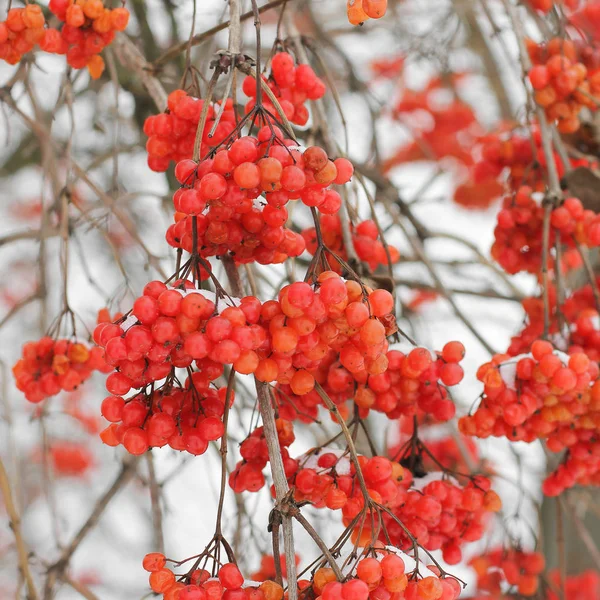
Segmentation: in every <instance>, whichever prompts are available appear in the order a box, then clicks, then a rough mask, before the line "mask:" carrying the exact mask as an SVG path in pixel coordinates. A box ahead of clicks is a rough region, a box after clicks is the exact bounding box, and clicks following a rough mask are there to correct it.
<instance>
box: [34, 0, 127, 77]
mask: <svg viewBox="0 0 600 600" xmlns="http://www.w3.org/2000/svg"><path fill="white" fill-rule="evenodd" d="M48 8H49V9H50V11H51V12H52V13H53V14H54V15H55V16H56V17H57V18H58V19H59V20H60V21H62V22H63V25H62V27H61V29H60V31H58V30H57V29H52V28H50V29H47V30H46V32H45V35H44V38H43V40H42V41H41V42H40V48H41V49H42V50H44V51H45V52H51V53H55V54H66V55H67V64H68V65H69V66H71V67H73V68H74V69H83V68H84V67H87V69H88V71H89V73H90V76H91V77H92V79H98V78H99V77H100V75H102V73H103V72H104V59H103V58H102V57H101V56H100V52H102V50H104V48H105V47H106V46H108V45H109V44H110V43H111V42H112V41H113V39H114V37H115V32H117V31H125V28H126V27H127V23H128V22H129V11H128V10H127V9H126V8H125V7H120V8H113V9H110V8H106V7H105V6H104V2H103V0H50V3H49V4H48Z"/></svg>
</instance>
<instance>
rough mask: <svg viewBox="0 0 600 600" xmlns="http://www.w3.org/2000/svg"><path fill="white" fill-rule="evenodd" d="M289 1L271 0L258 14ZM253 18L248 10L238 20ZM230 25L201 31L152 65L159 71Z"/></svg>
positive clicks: (252, 12)
mask: <svg viewBox="0 0 600 600" xmlns="http://www.w3.org/2000/svg"><path fill="white" fill-rule="evenodd" d="M289 1H290V0H272V1H271V2H267V4H265V5H263V6H259V7H258V12H259V14H260V13H264V12H266V11H268V10H271V9H272V8H277V7H278V6H281V5H282V4H285V3H286V2H289ZM253 16H254V11H253V10H249V11H248V12H245V13H244V14H243V15H241V16H240V17H239V19H240V21H247V20H248V19H251V18H252V17H253ZM230 24H231V21H224V22H223V23H219V24H218V25H215V26H214V27H211V28H210V29H208V30H206V31H203V32H202V33H198V34H196V35H194V36H193V37H192V39H191V40H186V41H184V42H181V43H179V44H175V45H174V46H172V47H171V48H169V49H168V50H167V51H166V52H164V53H163V54H161V55H160V56H159V57H158V58H157V59H156V60H155V61H154V63H153V64H154V68H155V69H159V68H160V67H162V66H163V65H164V64H165V63H167V62H169V61H170V60H172V59H173V58H176V57H177V56H179V54H181V53H182V52H185V50H186V49H187V48H188V46H198V45H199V44H201V43H202V42H204V41H205V40H207V39H209V38H211V37H212V36H213V35H215V34H216V33H219V31H224V30H225V29H227V28H228V27H229V26H230Z"/></svg>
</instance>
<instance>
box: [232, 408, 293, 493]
mask: <svg viewBox="0 0 600 600" xmlns="http://www.w3.org/2000/svg"><path fill="white" fill-rule="evenodd" d="M275 425H276V427H277V437H278V439H279V446H280V448H281V457H282V459H283V467H284V469H285V474H286V476H288V477H289V476H291V474H292V473H294V471H295V469H297V461H296V460H294V459H292V458H290V455H289V452H288V446H290V445H291V444H292V442H293V441H294V440H295V439H296V436H295V435H294V427H293V425H292V423H290V422H289V421H286V420H284V419H276V420H275ZM240 455H241V457H242V460H241V461H240V462H238V464H237V465H236V466H235V469H234V470H233V471H232V473H231V474H230V476H229V486H230V487H231V489H232V490H233V491H234V492H236V493H238V494H239V493H240V492H258V490H260V489H262V488H263V486H264V485H265V477H264V475H263V473H262V471H263V469H264V468H265V467H266V466H267V463H268V462H269V452H268V448H267V440H266V438H265V432H264V428H263V427H258V428H256V429H255V430H254V431H253V432H252V433H251V434H250V435H249V436H248V437H247V438H246V439H245V440H244V441H243V442H242V443H241V444H240Z"/></svg>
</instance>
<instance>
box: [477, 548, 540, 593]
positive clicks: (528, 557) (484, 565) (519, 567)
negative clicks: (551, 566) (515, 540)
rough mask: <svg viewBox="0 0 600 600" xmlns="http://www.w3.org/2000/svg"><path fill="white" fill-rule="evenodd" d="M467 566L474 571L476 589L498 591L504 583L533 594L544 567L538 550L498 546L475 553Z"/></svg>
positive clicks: (504, 585)
mask: <svg viewBox="0 0 600 600" xmlns="http://www.w3.org/2000/svg"><path fill="white" fill-rule="evenodd" d="M469 565H470V566H471V567H473V568H474V569H475V572H476V574H477V589H478V590H479V591H485V592H489V593H490V594H499V593H500V592H501V591H502V590H503V589H505V587H506V584H508V585H509V586H511V589H515V591H516V592H517V593H518V594H519V595H521V596H526V597H529V596H534V595H535V594H536V593H537V591H538V588H539V585H540V575H541V574H542V573H543V571H544V569H545V567H546V561H545V560H544V555H543V554H541V553H539V552H525V551H523V550H516V549H512V548H509V549H505V548H498V549H496V550H490V551H488V552H486V553H485V554H482V555H480V556H477V557H475V558H473V559H471V561H469Z"/></svg>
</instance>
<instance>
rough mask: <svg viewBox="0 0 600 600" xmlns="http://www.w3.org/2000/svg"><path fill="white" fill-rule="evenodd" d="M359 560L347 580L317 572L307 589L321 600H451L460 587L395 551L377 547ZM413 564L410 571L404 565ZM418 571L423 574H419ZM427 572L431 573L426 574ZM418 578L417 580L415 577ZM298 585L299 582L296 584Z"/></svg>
mask: <svg viewBox="0 0 600 600" xmlns="http://www.w3.org/2000/svg"><path fill="white" fill-rule="evenodd" d="M373 553H374V554H375V556H373V557H366V558H362V559H361V560H359V561H358V563H357V564H356V568H355V569H353V573H355V574H353V575H352V576H351V577H346V578H345V579H344V581H343V582H341V581H337V579H336V577H335V574H334V572H333V571H332V570H331V569H329V568H327V567H322V568H320V569H317V571H316V572H315V574H314V576H313V578H312V581H311V588H312V591H313V593H314V595H315V596H316V598H320V599H322V600H381V599H383V600H392V599H393V600H404V599H406V600H417V599H419V600H455V599H456V598H458V597H459V596H460V592H461V587H460V584H459V583H458V581H457V580H456V579H454V578H452V577H444V578H442V577H440V576H439V570H438V569H437V568H436V567H433V566H431V567H426V566H424V565H423V564H418V563H416V562H415V561H414V559H412V558H411V557H409V556H407V555H406V554H404V553H403V552H399V551H398V550H397V549H395V548H389V549H388V548H385V549H384V548H378V549H377V550H374V551H373ZM412 565H414V569H409V568H407V566H412ZM421 570H422V571H423V572H424V573H425V575H423V573H421ZM427 573H433V574H432V575H427ZM419 576H420V577H421V578H419ZM298 583H300V582H298Z"/></svg>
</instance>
